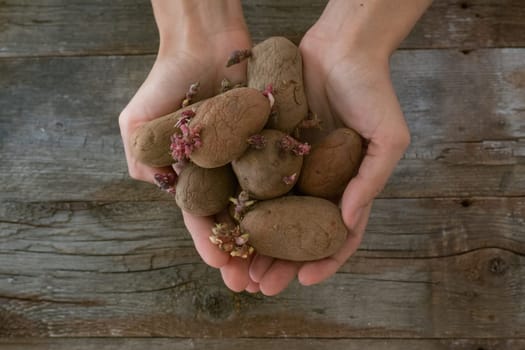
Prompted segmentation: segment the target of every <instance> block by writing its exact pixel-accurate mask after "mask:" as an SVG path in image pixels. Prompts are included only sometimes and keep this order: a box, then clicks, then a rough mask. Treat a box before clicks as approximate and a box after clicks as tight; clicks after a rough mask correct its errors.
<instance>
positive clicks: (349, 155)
mask: <svg viewBox="0 0 525 350" xmlns="http://www.w3.org/2000/svg"><path fill="white" fill-rule="evenodd" d="M361 159H362V140H361V136H359V134H358V133H356V132H355V131H354V130H352V129H349V128H340V129H336V130H334V131H332V132H331V133H330V134H329V135H328V136H326V138H324V139H323V140H321V142H319V143H318V144H315V145H313V146H312V149H311V150H310V153H309V154H308V155H306V156H305V158H304V164H303V169H302V171H301V176H300V177H299V181H298V182H297V187H298V189H299V191H300V192H302V193H304V194H306V195H310V196H316V197H323V198H336V197H339V196H341V195H342V194H343V192H344V190H345V188H346V185H347V184H348V182H349V181H350V179H351V178H352V176H354V175H355V173H356V172H357V170H358V169H359V165H360V163H361Z"/></svg>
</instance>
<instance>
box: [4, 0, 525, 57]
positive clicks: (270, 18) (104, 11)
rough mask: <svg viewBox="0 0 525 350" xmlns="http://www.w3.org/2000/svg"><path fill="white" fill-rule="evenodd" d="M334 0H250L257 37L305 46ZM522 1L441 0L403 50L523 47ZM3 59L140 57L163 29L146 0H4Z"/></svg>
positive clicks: (252, 28)
mask: <svg viewBox="0 0 525 350" xmlns="http://www.w3.org/2000/svg"><path fill="white" fill-rule="evenodd" d="M326 2H327V1H326V0H299V1H298V0H293V1H292V0H287V1H282V0H244V1H243V7H244V13H245V17H246V21H247V23H248V26H249V30H250V32H251V34H252V37H253V40H254V42H259V41H261V40H263V39H265V38H267V37H269V36H273V35H283V36H286V37H288V38H290V39H291V40H293V41H294V42H295V43H298V42H299V41H300V39H301V38H302V36H303V35H304V33H305V32H306V31H307V30H308V28H309V27H310V26H311V25H312V24H313V23H315V21H316V20H317V18H318V17H319V16H320V14H321V13H322V10H323V9H324V6H325V4H326ZM524 16H525V4H524V3H523V1H520V0H504V1H498V0H483V1H475V2H471V1H464V0H447V1H435V2H434V3H433V5H432V6H431V7H430V9H429V10H428V11H427V12H426V13H425V15H424V16H423V17H422V19H421V20H420V22H419V23H418V24H417V25H416V27H415V28H414V30H413V32H412V33H411V34H410V35H409V36H408V38H407V39H406V40H405V41H404V42H403V44H402V45H401V47H402V48H405V49H407V48H418V49H421V48H458V49H461V50H470V49H476V48H486V47H523V46H524V45H525V39H524V38H523V35H521V33H523V31H524V29H525V23H524V22H523V20H522V19H523V17H524ZM0 42H1V43H2V45H1V47H0V57H14V56H61V55H86V54H89V55H114V54H118V55H135V54H152V53H155V52H156V51H157V47H158V34H157V29H156V26H155V23H154V19H153V15H152V11H151V5H150V2H149V1H146V0H117V1H97V2H85V1H81V0H73V1H69V0H68V1H66V0H47V1H44V2H40V3H39V4H38V5H33V4H31V3H28V2H26V1H22V0H4V1H1V2H0Z"/></svg>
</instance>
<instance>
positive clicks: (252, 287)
mask: <svg viewBox="0 0 525 350" xmlns="http://www.w3.org/2000/svg"><path fill="white" fill-rule="evenodd" d="M245 290H246V291H247V292H248V293H252V294H253V293H258V292H259V291H260V290H261V289H260V288H259V283H257V282H254V281H252V280H250V282H249V283H248V285H247V286H246V289H245Z"/></svg>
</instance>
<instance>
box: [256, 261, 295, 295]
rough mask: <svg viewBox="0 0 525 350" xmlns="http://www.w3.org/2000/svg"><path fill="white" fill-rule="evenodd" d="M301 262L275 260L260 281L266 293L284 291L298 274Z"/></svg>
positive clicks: (273, 293) (274, 293)
mask: <svg viewBox="0 0 525 350" xmlns="http://www.w3.org/2000/svg"><path fill="white" fill-rule="evenodd" d="M300 266H301V263H299V262H294V261H286V260H277V259H276V260H275V261H274V262H273V264H272V266H270V268H269V269H268V271H266V273H265V274H264V276H263V278H262V279H261V281H260V282H259V287H260V288H261V292H262V293H263V294H264V295H267V296H272V295H276V294H279V293H280V292H282V291H283V290H284V289H285V288H286V287H288V285H289V284H290V282H291V281H292V280H293V279H294V278H295V276H296V275H297V271H298V270H299V267H300Z"/></svg>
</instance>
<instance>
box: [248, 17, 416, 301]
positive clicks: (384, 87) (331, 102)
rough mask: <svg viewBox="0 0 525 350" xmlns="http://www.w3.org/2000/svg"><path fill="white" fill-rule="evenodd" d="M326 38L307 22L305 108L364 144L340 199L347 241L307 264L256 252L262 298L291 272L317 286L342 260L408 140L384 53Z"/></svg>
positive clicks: (253, 269)
mask: <svg viewBox="0 0 525 350" xmlns="http://www.w3.org/2000/svg"><path fill="white" fill-rule="evenodd" d="M332 36H333V35H332V34H331V33H328V32H323V31H322V30H319V29H318V28H316V27H315V26H314V27H313V28H312V29H310V30H309V31H308V32H307V34H306V35H305V37H304V38H303V40H302V42H301V44H300V50H301V54H302V57H303V73H304V83H305V89H306V95H307V98H308V103H309V107H310V109H311V111H312V112H314V113H315V114H316V115H317V116H318V117H319V118H320V119H321V121H322V127H323V132H324V133H328V132H330V131H331V130H333V129H334V128H337V127H341V126H347V127H350V128H353V129H354V130H356V131H357V132H358V133H359V134H360V135H361V136H362V137H363V138H364V139H365V140H366V143H367V148H366V154H365V156H364V158H363V161H362V163H361V166H360V168H359V172H358V174H357V175H356V176H355V177H354V178H353V179H352V180H351V181H350V183H349V184H348V185H347V187H346V189H345V191H344V194H343V196H342V198H341V201H340V208H341V214H342V217H343V221H344V223H345V225H346V227H347V229H348V238H347V240H346V242H345V244H344V246H343V247H342V248H341V249H340V250H339V251H338V252H337V253H335V254H334V255H332V256H330V257H328V258H325V259H322V260H318V261H313V262H306V263H296V262H290V261H284V260H278V259H272V258H269V257H266V256H260V255H258V256H256V257H255V258H254V259H253V262H252V264H251V266H250V276H251V279H252V280H254V281H256V282H257V283H259V287H260V290H261V291H262V292H263V293H264V294H267V295H274V294H277V293H279V292H281V291H282V290H283V289H284V288H286V286H287V285H288V284H289V283H290V281H291V280H293V279H294V278H295V276H297V277H298V279H299V282H300V283H301V284H303V285H311V284H315V283H319V282H321V281H323V280H325V279H326V278H328V277H330V276H332V275H333V274H334V273H335V272H336V271H337V270H338V269H339V268H340V267H341V266H342V265H343V264H344V263H345V261H346V260H347V259H348V258H349V257H350V256H351V255H352V254H353V253H354V252H355V251H356V250H357V248H358V247H359V245H360V243H361V240H362V238H363V234H364V231H365V228H366V225H367V223H368V218H369V215H370V212H371V208H372V202H373V200H374V198H375V197H376V196H377V195H378V194H379V193H380V192H381V190H382V189H383V187H384V185H385V183H386V182H387V180H388V178H389V176H390V174H391V173H392V171H393V170H394V168H395V166H396V164H397V163H398V161H399V160H400V158H401V157H402V155H403V153H404V151H405V149H406V148H407V146H408V144H409V140H410V136H409V131H408V128H407V125H406V122H405V120H404V116H403V113H402V111H401V108H400V105H399V102H398V99H397V97H396V94H395V91H394V88H393V86H392V82H391V79H390V72H389V62H388V61H389V57H388V55H383V54H381V53H374V52H367V51H359V50H351V49H349V46H348V45H347V44H346V43H345V45H343V44H338V43H337V40H334V38H333V37H332Z"/></svg>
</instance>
